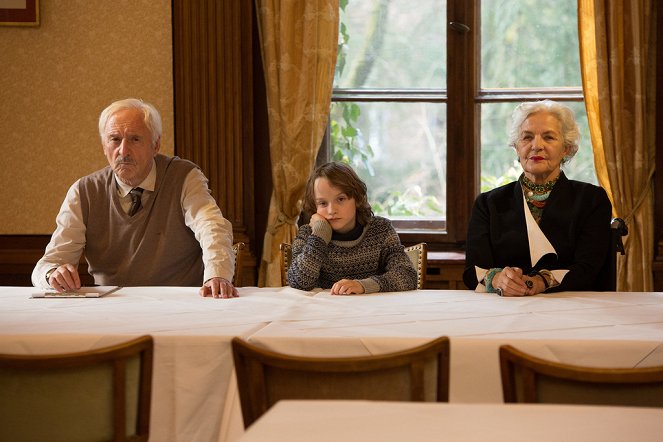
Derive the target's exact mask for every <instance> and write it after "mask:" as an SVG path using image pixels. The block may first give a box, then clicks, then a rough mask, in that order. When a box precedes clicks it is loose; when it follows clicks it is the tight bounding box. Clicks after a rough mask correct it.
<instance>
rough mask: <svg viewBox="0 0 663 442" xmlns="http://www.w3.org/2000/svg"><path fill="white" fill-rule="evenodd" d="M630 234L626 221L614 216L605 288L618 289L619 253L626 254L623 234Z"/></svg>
mask: <svg viewBox="0 0 663 442" xmlns="http://www.w3.org/2000/svg"><path fill="white" fill-rule="evenodd" d="M626 235H628V228H627V227H626V223H625V222H624V220H623V219H621V218H613V219H612V221H611V222H610V255H609V256H608V264H607V275H606V276H605V280H606V284H607V285H606V287H605V290H606V291H609V292H614V291H615V290H617V254H618V253H619V254H621V255H625V254H626V251H625V250H624V243H623V242H622V236H626Z"/></svg>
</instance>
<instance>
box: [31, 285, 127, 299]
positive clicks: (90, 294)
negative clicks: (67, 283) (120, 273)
mask: <svg viewBox="0 0 663 442" xmlns="http://www.w3.org/2000/svg"><path fill="white" fill-rule="evenodd" d="M120 288H121V287H118V286H116V285H100V286H96V287H81V288H80V289H78V290H76V291H72V292H60V293H59V292H56V291H54V290H47V291H44V292H37V293H33V294H32V296H31V297H32V298H101V297H102V296H106V295H108V294H110V293H113V292H114V291H117V290H119V289H120Z"/></svg>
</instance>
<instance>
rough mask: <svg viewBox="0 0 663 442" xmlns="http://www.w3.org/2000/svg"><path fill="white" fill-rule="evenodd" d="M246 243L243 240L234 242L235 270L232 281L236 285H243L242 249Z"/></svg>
mask: <svg viewBox="0 0 663 442" xmlns="http://www.w3.org/2000/svg"><path fill="white" fill-rule="evenodd" d="M244 247H246V244H244V243H243V242H236V243H235V244H233V253H234V254H235V270H234V273H233V280H232V281H231V282H232V283H233V285H234V286H235V287H241V285H242V250H244Z"/></svg>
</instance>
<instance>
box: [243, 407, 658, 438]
mask: <svg viewBox="0 0 663 442" xmlns="http://www.w3.org/2000/svg"><path fill="white" fill-rule="evenodd" d="M662 434H663V409H657V408H634V407H631V408H627V407H597V406H578V405H524V404H509V405H498V404H472V405H470V404H438V403H414V402H400V403H399V402H364V401H281V402H278V403H277V404H276V405H275V406H274V407H272V408H271V409H270V410H269V411H268V412H267V413H266V414H265V415H264V416H262V417H261V418H260V419H259V420H258V421H256V422H255V423H254V424H253V425H252V426H251V428H249V429H248V431H247V432H246V434H245V435H244V437H243V438H242V439H241V442H265V441H270V442H281V441H282V442H308V441H316V442H337V441H343V442H354V441H356V442H365V441H380V442H392V441H393V442H402V441H445V440H446V441H455V442H458V441H491V442H502V441H503V442H520V441H522V442H532V441H536V442H560V441H565V442H571V441H578V442H593V441H596V442H611V441H614V442H623V441H632V442H645V441H652V442H654V441H660V440H661V435H662Z"/></svg>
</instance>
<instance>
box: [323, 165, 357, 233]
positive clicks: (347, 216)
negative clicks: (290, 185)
mask: <svg viewBox="0 0 663 442" xmlns="http://www.w3.org/2000/svg"><path fill="white" fill-rule="evenodd" d="M313 191H314V195H315V207H316V208H317V209H316V213H317V214H318V215H320V216H322V217H323V218H324V219H326V220H327V222H328V223H329V224H330V225H331V227H332V229H333V230H334V231H335V232H338V233H347V232H349V231H350V230H352V229H354V228H355V225H356V224H357V204H356V202H355V200H354V198H350V197H349V196H348V195H347V194H346V193H345V192H343V191H342V190H341V189H339V188H338V187H334V186H333V185H332V184H331V183H330V182H329V180H328V179H327V178H324V177H320V178H317V179H316V180H315V183H314V184H313Z"/></svg>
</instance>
